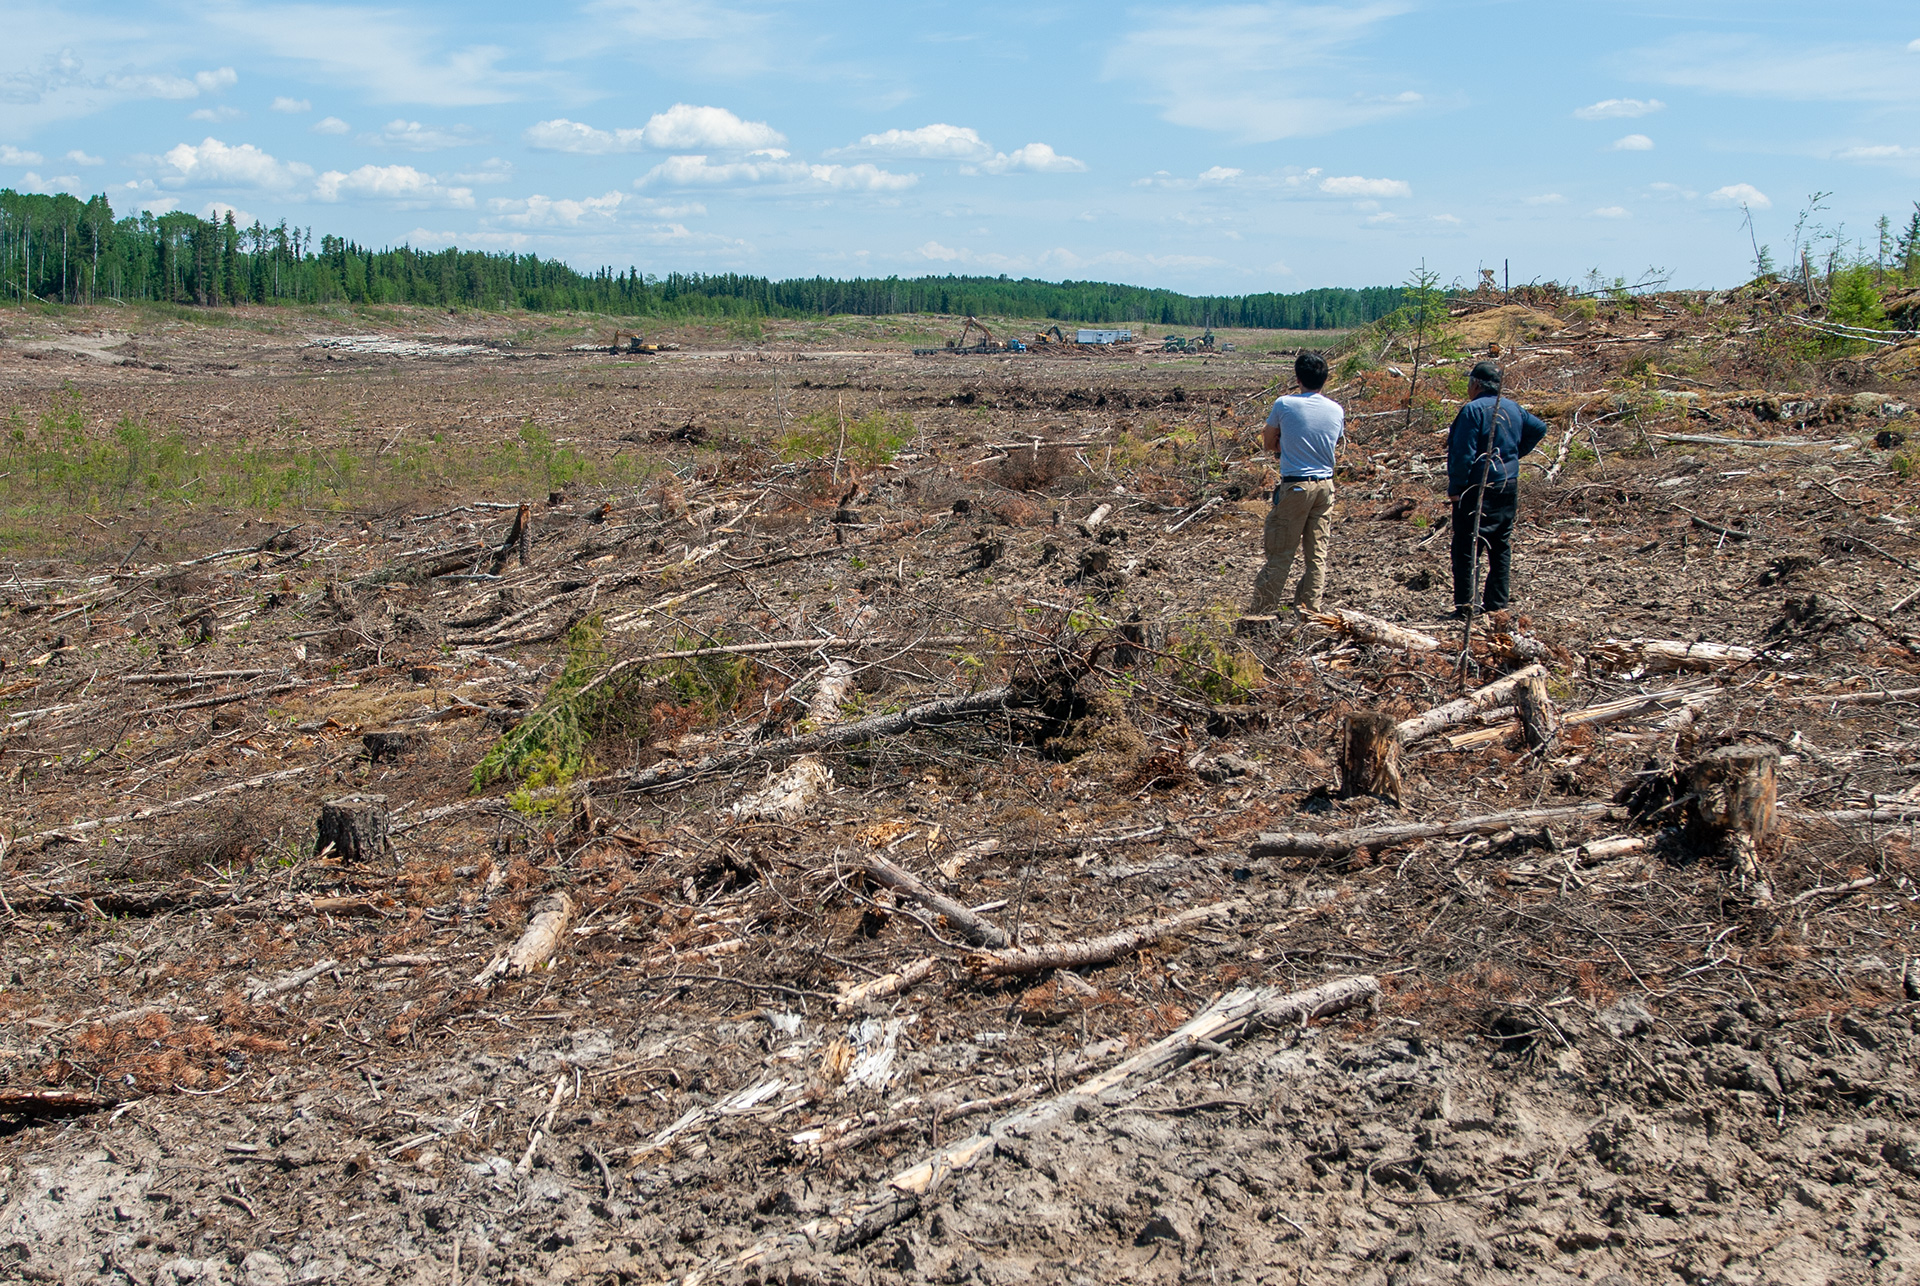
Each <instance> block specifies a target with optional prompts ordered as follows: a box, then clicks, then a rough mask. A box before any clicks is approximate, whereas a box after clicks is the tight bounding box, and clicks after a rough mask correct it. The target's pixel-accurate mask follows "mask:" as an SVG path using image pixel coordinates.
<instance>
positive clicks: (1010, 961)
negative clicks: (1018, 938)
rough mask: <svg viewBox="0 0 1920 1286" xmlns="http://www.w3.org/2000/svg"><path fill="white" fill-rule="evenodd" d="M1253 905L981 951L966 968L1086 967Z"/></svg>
mask: <svg viewBox="0 0 1920 1286" xmlns="http://www.w3.org/2000/svg"><path fill="white" fill-rule="evenodd" d="M1249 905H1250V904H1249V903H1248V902H1246V901H1244V900H1241V901H1233V902H1215V903H1213V904H1212V905H1210V906H1199V907H1194V908H1193V909H1192V910H1190V911H1182V912H1180V913H1179V914H1178V915H1170V916H1167V917H1166V918H1165V919H1161V920H1155V921H1153V923H1151V924H1143V925H1140V926H1139V927H1138V928H1133V929H1122V930H1120V931H1119V932H1118V933H1109V934H1107V935H1105V936H1104V937H1099V938H1085V939H1082V940H1080V941H1076V942H1051V943H1047V944H1045V945H1043V946H1037V947H1022V948H1018V949H1014V948H1009V949H1007V950H1002V951H979V952H975V953H974V954H973V955H970V956H968V957H967V961H966V963H967V968H969V969H971V970H973V972H974V973H975V974H977V975H979V976H981V977H1003V976H1006V975H1009V974H1023V973H1039V972H1041V971H1042V970H1045V969H1084V968H1086V967H1087V966H1089V965H1102V964H1111V963H1113V962H1114V961H1115V960H1118V959H1119V958H1120V957H1122V956H1125V955H1131V954H1132V953H1134V952H1135V951H1138V950H1139V949H1140V948H1141V947H1144V946H1148V945H1150V944H1152V943H1155V942H1158V941H1160V940H1161V939H1162V938H1170V937H1172V936H1173V935H1175V934H1177V933H1179V932H1180V931H1181V930H1183V929H1189V928H1192V927H1193V926H1194V925H1196V924H1204V923H1205V922H1206V921H1208V920H1217V919H1219V918H1220V917H1221V916H1223V915H1232V914H1234V913H1235V912H1238V911H1244V910H1245V909H1246V908H1247V907H1248V906H1249Z"/></svg>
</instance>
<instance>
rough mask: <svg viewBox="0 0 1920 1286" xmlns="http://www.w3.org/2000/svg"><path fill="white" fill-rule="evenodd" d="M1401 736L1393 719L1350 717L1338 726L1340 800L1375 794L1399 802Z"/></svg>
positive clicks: (1369, 713) (1378, 715)
mask: <svg viewBox="0 0 1920 1286" xmlns="http://www.w3.org/2000/svg"><path fill="white" fill-rule="evenodd" d="M1401 789H1402V788H1401V783H1400V734H1399V732H1398V731H1397V728H1396V725H1395V723H1394V719H1393V716H1392V715H1390V714H1381V713H1380V712H1379V711H1377V710H1372V711H1367V712H1365V713H1363V714H1350V715H1348V716H1347V717H1346V718H1345V719H1343V720H1342V721H1341V724H1340V798H1342V799H1352V798H1354V797H1355V796H1357V795H1376V796H1378V797H1379V798H1381V799H1390V800H1392V801H1393V802H1394V803H1396V804H1397V803H1399V802H1400V795H1401Z"/></svg>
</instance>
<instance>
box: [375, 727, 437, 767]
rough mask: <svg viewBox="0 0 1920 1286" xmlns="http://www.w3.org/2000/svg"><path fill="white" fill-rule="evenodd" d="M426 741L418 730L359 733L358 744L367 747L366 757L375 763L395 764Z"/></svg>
mask: <svg viewBox="0 0 1920 1286" xmlns="http://www.w3.org/2000/svg"><path fill="white" fill-rule="evenodd" d="M426 743H427V739H426V737H425V735H424V734H422V733H418V732H363V733H361V734H360V744H361V745H363V746H365V747H366V748H367V758H368V759H369V760H371V761H372V762H374V763H376V764H397V763H399V762H400V761H401V760H402V759H405V758H406V757H407V756H408V755H410V754H412V753H413V752H414V751H416V750H418V749H420V748H421V747H422V746H424V745H426Z"/></svg>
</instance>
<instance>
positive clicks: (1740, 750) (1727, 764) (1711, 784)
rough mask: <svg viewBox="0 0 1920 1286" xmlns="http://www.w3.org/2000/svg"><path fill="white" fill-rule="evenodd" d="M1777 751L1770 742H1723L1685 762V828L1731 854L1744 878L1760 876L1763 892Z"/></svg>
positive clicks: (1698, 839)
mask: <svg viewBox="0 0 1920 1286" xmlns="http://www.w3.org/2000/svg"><path fill="white" fill-rule="evenodd" d="M1779 766H1780V755H1779V753H1778V752H1777V751H1775V750H1774V749H1773V748H1772V747H1770V746H1756V745H1734V746H1722V747H1720V748H1719V749H1718V750H1715V751H1712V752H1710V753H1709V754H1707V755H1705V756H1704V757H1702V758H1700V759H1699V760H1696V761H1695V762H1694V763H1693V764H1692V765H1690V766H1689V767H1688V768H1687V774H1686V780H1687V788H1688V790H1689V791H1691V792H1692V796H1693V798H1692V800H1691V802H1690V803H1689V804H1688V807H1687V831H1688V833H1689V835H1690V836H1691V838H1693V840H1694V841H1695V842H1696V843H1700V844H1704V845H1708V846H1711V847H1713V848H1715V849H1717V850H1719V851H1721V852H1724V853H1726V854H1727V855H1728V856H1730V857H1731V858H1732V859H1733V869H1734V871H1735V872H1736V873H1737V874H1739V875H1740V876H1741V878H1743V879H1749V880H1754V881H1756V882H1758V889H1757V894H1756V896H1758V897H1760V898H1761V899H1762V900H1766V898H1767V888H1766V884H1765V881H1764V879H1763V877H1762V876H1761V874H1760V852H1759V846H1760V841H1761V840H1763V839H1765V838H1766V837H1767V833H1768V832H1769V831H1771V830H1772V829H1773V823H1774V804H1775V794H1776V785H1775V776H1776V773H1777V770H1778V769H1779Z"/></svg>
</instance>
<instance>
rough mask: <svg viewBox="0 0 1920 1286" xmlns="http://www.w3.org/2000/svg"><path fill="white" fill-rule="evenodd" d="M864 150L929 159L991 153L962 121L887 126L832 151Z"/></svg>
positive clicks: (979, 156)
mask: <svg viewBox="0 0 1920 1286" xmlns="http://www.w3.org/2000/svg"><path fill="white" fill-rule="evenodd" d="M844 153H865V154H867V155H872V156H898V157H912V158H916V159H920V160H928V161H984V160H987V159H989V158H990V157H992V156H993V148H992V147H991V146H989V145H988V143H987V141H986V140H985V139H983V138H981V137H980V134H979V132H978V131H977V130H973V129H970V128H968V127H967V126H964V125H922V126H921V127H920V128H919V129H890V130H885V131H882V132H881V133H878V134H863V135H861V137H860V141H859V142H858V143H855V144H854V145H853V146H851V147H843V148H839V149H837V152H835V153H829V155H835V154H844Z"/></svg>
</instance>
